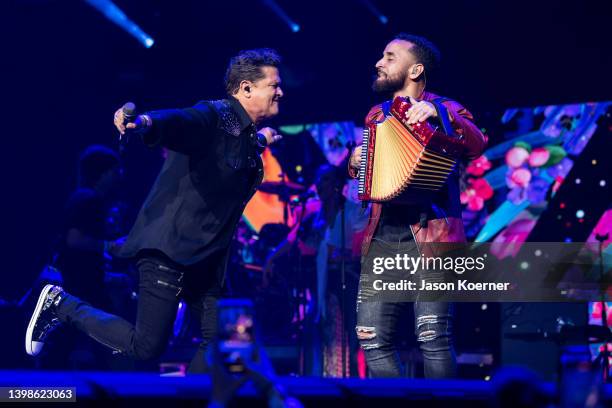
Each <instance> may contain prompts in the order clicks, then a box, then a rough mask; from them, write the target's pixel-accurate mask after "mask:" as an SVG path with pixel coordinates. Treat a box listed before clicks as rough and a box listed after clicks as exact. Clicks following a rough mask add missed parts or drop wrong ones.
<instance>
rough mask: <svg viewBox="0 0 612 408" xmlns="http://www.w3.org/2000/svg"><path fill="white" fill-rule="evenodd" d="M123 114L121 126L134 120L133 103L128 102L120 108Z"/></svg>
mask: <svg viewBox="0 0 612 408" xmlns="http://www.w3.org/2000/svg"><path fill="white" fill-rule="evenodd" d="M121 112H122V113H123V124H124V125H125V124H126V123H130V122H133V121H134V119H135V118H136V105H135V104H134V103H133V102H128V103H126V104H125V105H123V107H121Z"/></svg>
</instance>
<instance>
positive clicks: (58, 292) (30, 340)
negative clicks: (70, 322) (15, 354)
mask: <svg viewBox="0 0 612 408" xmlns="http://www.w3.org/2000/svg"><path fill="white" fill-rule="evenodd" d="M63 294H64V290H63V289H62V288H61V286H56V285H46V286H45V287H44V288H43V290H42V291H41V292H40V296H38V302H37V303H36V308H35V309H34V313H33V314H32V318H31V319H30V324H28V330H27V331H26V338H25V347H26V353H28V354H29V355H31V356H36V355H38V354H39V353H40V352H41V350H42V348H43V346H44V345H45V343H44V340H45V338H46V337H47V336H48V335H49V333H51V332H52V331H53V329H55V328H56V327H57V326H59V325H60V324H61V322H60V320H59V319H58V317H57V315H56V314H55V308H56V307H57V305H59V302H60V301H61V300H62V295H63Z"/></svg>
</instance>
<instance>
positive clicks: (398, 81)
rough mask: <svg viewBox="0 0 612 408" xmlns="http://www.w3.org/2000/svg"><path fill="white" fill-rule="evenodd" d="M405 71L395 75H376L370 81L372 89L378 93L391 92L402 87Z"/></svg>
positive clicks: (404, 80)
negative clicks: (372, 80)
mask: <svg viewBox="0 0 612 408" xmlns="http://www.w3.org/2000/svg"><path fill="white" fill-rule="evenodd" d="M407 75H408V74H407V73H400V74H397V75H395V76H385V75H383V76H377V77H376V78H375V79H374V82H372V90H373V91H374V92H376V93H380V94H392V93H394V92H396V91H399V90H400V89H402V88H403V87H404V83H405V82H406V76H407Z"/></svg>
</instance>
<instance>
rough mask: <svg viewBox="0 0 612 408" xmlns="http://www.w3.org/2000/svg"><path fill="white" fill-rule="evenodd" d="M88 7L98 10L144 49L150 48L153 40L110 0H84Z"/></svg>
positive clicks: (153, 42)
mask: <svg viewBox="0 0 612 408" xmlns="http://www.w3.org/2000/svg"><path fill="white" fill-rule="evenodd" d="M85 1H86V2H87V3H89V5H90V6H92V7H93V8H95V9H96V10H98V11H99V12H100V13H102V14H104V16H105V17H106V18H107V19H109V20H110V21H112V22H113V23H115V24H117V25H118V26H119V27H121V28H123V29H124V30H125V31H126V32H128V33H129V34H131V35H132V36H133V37H134V38H136V39H137V40H138V41H139V42H140V43H141V44H142V45H144V46H145V47H146V48H151V47H152V46H153V44H155V40H153V38H151V36H150V35H148V34H147V33H145V32H144V31H142V29H141V28H140V27H138V25H137V24H136V23H134V22H133V21H132V20H130V19H129V18H128V16H126V15H125V13H124V12H123V11H121V9H120V8H119V7H117V5H116V4H115V3H113V2H112V1H110V0H85Z"/></svg>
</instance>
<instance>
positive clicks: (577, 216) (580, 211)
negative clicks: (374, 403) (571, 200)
mask: <svg viewBox="0 0 612 408" xmlns="http://www.w3.org/2000/svg"><path fill="white" fill-rule="evenodd" d="M583 217H584V211H583V210H578V211H576V218H583Z"/></svg>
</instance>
